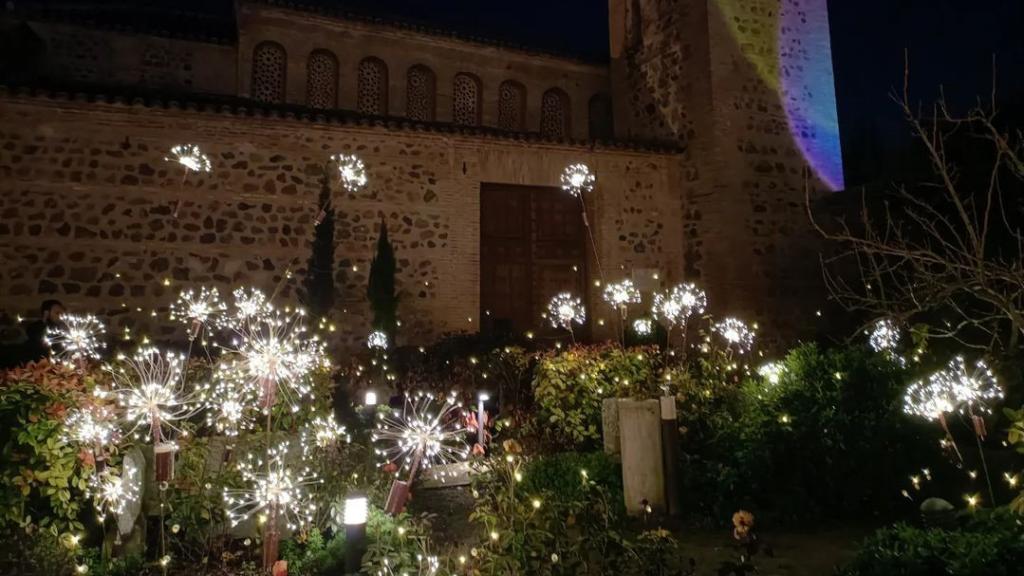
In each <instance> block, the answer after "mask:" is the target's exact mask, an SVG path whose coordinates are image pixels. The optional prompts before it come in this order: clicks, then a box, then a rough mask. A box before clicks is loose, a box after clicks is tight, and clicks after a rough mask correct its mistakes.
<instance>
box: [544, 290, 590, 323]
mask: <svg viewBox="0 0 1024 576" xmlns="http://www.w3.org/2000/svg"><path fill="white" fill-rule="evenodd" d="M548 321H549V322H551V327H552V328H562V329H563V330H569V331H570V332H571V331H572V325H573V324H583V323H584V322H586V321H587V309H586V308H584V306H583V300H580V299H579V298H578V297H576V296H573V295H572V294H570V293H568V292H562V293H561V294H558V295H556V296H555V297H554V298H552V299H551V302H548Z"/></svg>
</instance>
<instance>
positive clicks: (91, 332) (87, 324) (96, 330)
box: [46, 314, 106, 365]
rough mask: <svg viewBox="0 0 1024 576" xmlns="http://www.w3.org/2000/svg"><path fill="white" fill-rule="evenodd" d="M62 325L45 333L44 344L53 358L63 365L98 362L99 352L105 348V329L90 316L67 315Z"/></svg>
mask: <svg viewBox="0 0 1024 576" xmlns="http://www.w3.org/2000/svg"><path fill="white" fill-rule="evenodd" d="M62 321H63V325H62V326H59V327H56V328H49V329H47V331H46V343H47V344H48V345H49V346H50V350H51V351H52V353H53V355H54V358H56V359H57V360H58V361H59V362H62V363H64V364H69V365H71V364H74V363H76V362H84V361H85V360H98V359H99V358H100V351H101V350H103V348H104V347H105V346H106V344H104V342H103V337H104V335H105V334H106V328H104V326H103V323H102V322H100V321H99V319H98V318H96V317H95V316H92V315H85V316H80V315H76V314H67V315H65V316H64V317H63V318H62Z"/></svg>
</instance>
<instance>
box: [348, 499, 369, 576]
mask: <svg viewBox="0 0 1024 576" xmlns="http://www.w3.org/2000/svg"><path fill="white" fill-rule="evenodd" d="M368 513H369V502H368V501H367V499H366V495H365V494H362V493H360V492H353V493H350V494H349V495H348V497H347V498H345V513H344V519H343V520H344V522H345V543H346V550H345V574H358V573H359V568H360V566H361V565H362V563H363V552H364V548H365V546H366V517H367V515H368Z"/></svg>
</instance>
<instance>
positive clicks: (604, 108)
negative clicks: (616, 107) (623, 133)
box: [587, 93, 615, 140]
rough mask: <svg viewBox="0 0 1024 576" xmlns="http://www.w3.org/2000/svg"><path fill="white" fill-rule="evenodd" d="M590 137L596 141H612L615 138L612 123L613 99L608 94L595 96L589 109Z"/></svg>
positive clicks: (591, 99) (591, 98) (592, 97)
mask: <svg viewBox="0 0 1024 576" xmlns="http://www.w3.org/2000/svg"><path fill="white" fill-rule="evenodd" d="M587 108H588V109H587V120H588V124H589V126H588V128H589V131H590V137H591V138H592V139H594V140H611V139H612V138H614V137H615V129H614V124H613V122H612V99H611V98H610V97H609V96H608V95H607V94H600V93H599V94H594V95H593V96H591V97H590V103H589V105H588V107H587Z"/></svg>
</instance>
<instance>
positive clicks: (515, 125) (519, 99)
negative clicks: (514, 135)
mask: <svg viewBox="0 0 1024 576" xmlns="http://www.w3.org/2000/svg"><path fill="white" fill-rule="evenodd" d="M498 128H501V129H502V130H514V131H516V132H522V131H523V130H526V87H525V86H523V85H522V84H520V83H519V82H516V81H515V80H505V81H504V82H502V83H501V86H500V87H499V88H498Z"/></svg>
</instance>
